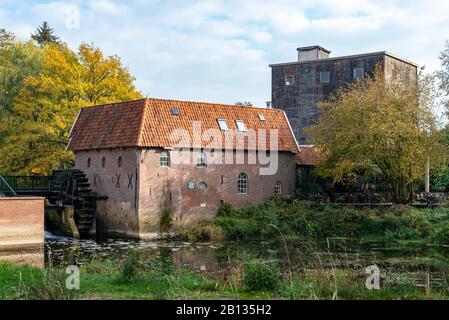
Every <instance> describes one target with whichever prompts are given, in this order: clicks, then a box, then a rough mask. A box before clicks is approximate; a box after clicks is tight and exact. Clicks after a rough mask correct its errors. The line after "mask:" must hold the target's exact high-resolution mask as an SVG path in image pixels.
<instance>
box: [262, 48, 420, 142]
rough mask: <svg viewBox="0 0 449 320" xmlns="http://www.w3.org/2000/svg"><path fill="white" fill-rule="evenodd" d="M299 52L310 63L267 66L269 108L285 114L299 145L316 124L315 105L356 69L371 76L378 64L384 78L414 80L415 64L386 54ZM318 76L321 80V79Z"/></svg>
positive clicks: (343, 83) (317, 113) (318, 50)
mask: <svg viewBox="0 0 449 320" xmlns="http://www.w3.org/2000/svg"><path fill="white" fill-rule="evenodd" d="M304 49H306V50H304ZM298 50H299V52H300V55H299V59H304V56H305V57H306V59H310V60H300V61H297V62H291V63H281V64H273V65H270V67H271V69H272V91H271V94H272V98H271V99H272V105H273V107H274V108H279V109H282V110H284V111H285V112H286V114H287V117H288V119H289V121H290V124H291V126H292V129H293V132H294V133H295V136H296V139H297V140H298V143H299V144H306V143H308V137H307V135H306V134H305V133H304V130H303V129H304V128H306V127H308V126H310V125H312V124H314V123H316V122H317V120H318V117H319V110H318V108H317V103H318V102H320V101H323V100H325V99H326V98H328V97H329V96H330V95H332V94H333V93H335V92H336V90H337V89H338V88H339V87H341V86H344V85H345V84H347V83H350V82H352V81H354V70H355V69H358V68H362V69H363V75H364V76H366V75H369V74H372V72H373V71H374V69H375V67H376V65H381V66H382V68H383V69H384V71H385V73H386V76H387V78H396V77H399V78H412V79H416V74H417V67H416V65H415V64H413V63H411V62H408V61H406V60H403V59H400V58H398V57H396V56H394V55H392V54H390V53H387V52H377V53H369V54H360V55H353V56H346V57H336V58H328V57H327V56H328V54H327V51H323V50H325V49H324V48H321V47H318V46H314V47H307V48H298ZM308 50H310V51H313V50H315V51H316V53H314V52H311V53H313V54H310V55H307V54H304V51H308ZM307 57H309V58H307ZM310 57H318V58H315V59H314V58H310ZM322 72H323V74H321V73H322ZM320 74H321V76H322V77H323V79H320ZM292 76H293V78H291V77H292ZM287 77H288V78H287ZM327 78H328V79H327ZM321 80H324V81H321ZM325 80H328V81H325ZM287 82H288V84H287Z"/></svg>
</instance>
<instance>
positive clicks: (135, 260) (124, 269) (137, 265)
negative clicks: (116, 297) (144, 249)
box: [118, 252, 145, 282]
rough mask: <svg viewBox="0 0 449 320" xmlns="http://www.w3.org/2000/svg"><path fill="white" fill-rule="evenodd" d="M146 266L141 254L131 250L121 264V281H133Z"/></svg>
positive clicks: (119, 277)
mask: <svg viewBox="0 0 449 320" xmlns="http://www.w3.org/2000/svg"><path fill="white" fill-rule="evenodd" d="M144 268H145V266H144V265H143V260H142V258H141V256H140V255H139V254H138V253H136V252H130V253H128V255H127V256H126V258H125V259H124V260H123V261H122V263H121V265H120V271H119V276H118V280H119V281H121V282H129V281H132V280H134V278H135V277H136V276H137V275H139V273H140V272H141V271H142V270H143V269H144Z"/></svg>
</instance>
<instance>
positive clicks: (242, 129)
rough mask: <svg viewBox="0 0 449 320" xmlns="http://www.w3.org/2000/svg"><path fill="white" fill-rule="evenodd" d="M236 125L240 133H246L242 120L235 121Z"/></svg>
mask: <svg viewBox="0 0 449 320" xmlns="http://www.w3.org/2000/svg"><path fill="white" fill-rule="evenodd" d="M235 125H236V126H237V130H238V131H242V132H243V131H246V127H245V123H244V122H243V121H242V120H235Z"/></svg>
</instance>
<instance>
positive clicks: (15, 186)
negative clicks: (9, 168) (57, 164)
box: [0, 176, 51, 193]
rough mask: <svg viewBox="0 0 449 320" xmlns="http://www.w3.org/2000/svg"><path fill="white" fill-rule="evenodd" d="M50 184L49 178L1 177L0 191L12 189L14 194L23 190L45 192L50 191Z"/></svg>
mask: <svg viewBox="0 0 449 320" xmlns="http://www.w3.org/2000/svg"><path fill="white" fill-rule="evenodd" d="M50 183H51V177H49V176H3V179H2V180H0V190H4V189H5V188H6V190H7V191H8V190H9V189H12V190H14V191H15V192H16V193H17V192H20V191H24V190H26V191H31V190H32V191H45V190H49V189H50ZM8 187H9V188H8Z"/></svg>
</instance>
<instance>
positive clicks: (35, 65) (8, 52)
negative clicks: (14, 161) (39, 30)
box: [0, 41, 43, 135]
mask: <svg viewBox="0 0 449 320" xmlns="http://www.w3.org/2000/svg"><path fill="white" fill-rule="evenodd" d="M42 64H43V54H42V51H41V50H40V49H39V48H36V47H35V46H34V44H33V43H32V42H31V41H30V42H26V43H22V42H20V41H14V42H11V43H10V44H8V45H5V46H1V47H0V119H1V118H3V117H4V116H5V115H7V114H8V113H9V112H10V110H11V108H12V102H13V100H14V99H15V97H16V96H17V95H18V93H19V91H20V89H21V88H22V87H23V80H24V79H25V78H26V77H28V76H35V75H37V74H38V73H39V72H40V71H41V70H42ZM0 135H1V128H0Z"/></svg>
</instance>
